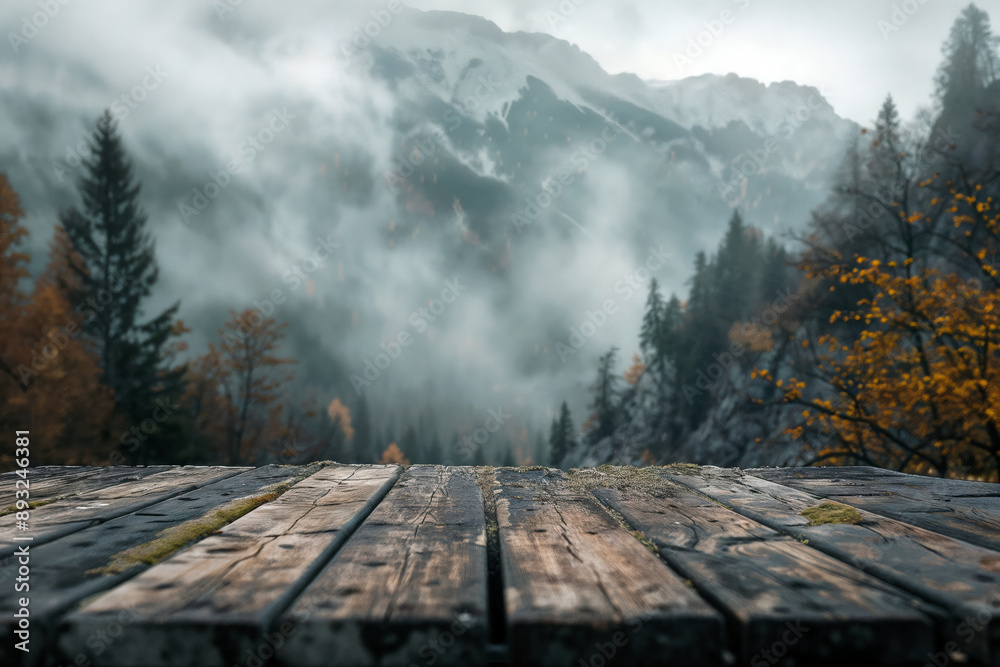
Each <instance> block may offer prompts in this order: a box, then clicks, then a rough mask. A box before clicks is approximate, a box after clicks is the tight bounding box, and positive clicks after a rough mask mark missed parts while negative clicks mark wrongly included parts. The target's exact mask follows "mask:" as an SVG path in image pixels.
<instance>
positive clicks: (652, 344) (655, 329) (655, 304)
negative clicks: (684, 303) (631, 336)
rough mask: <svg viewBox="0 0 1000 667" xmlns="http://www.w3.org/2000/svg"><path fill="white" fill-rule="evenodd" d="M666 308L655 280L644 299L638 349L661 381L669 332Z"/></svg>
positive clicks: (654, 279) (664, 370)
mask: <svg viewBox="0 0 1000 667" xmlns="http://www.w3.org/2000/svg"><path fill="white" fill-rule="evenodd" d="M667 326H668V325H667V313H666V307H665V306H664V304H663V297H661V296H660V288H659V284H658V283H657V282H656V278H653V280H652V281H651V282H650V285H649V296H648V297H647V298H646V312H645V314H644V315H643V318H642V329H641V330H640V332H639V347H640V349H641V350H642V353H643V355H644V356H645V357H646V365H647V367H649V368H654V369H656V370H657V371H658V372H659V378H660V379H662V378H663V376H664V375H665V373H666V365H667V341H668V338H669V336H670V331H669V330H668V328H667Z"/></svg>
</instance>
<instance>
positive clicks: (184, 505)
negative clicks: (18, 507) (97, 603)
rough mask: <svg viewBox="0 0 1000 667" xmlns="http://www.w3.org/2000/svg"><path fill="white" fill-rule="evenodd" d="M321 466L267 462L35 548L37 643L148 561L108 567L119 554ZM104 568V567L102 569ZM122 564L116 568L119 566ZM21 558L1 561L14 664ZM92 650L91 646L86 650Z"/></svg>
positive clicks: (2, 647)
mask: <svg viewBox="0 0 1000 667" xmlns="http://www.w3.org/2000/svg"><path fill="white" fill-rule="evenodd" d="M318 469H319V467H318V466H303V467H302V468H293V467H283V466H265V467H262V468H256V469H253V470H250V471H248V472H243V473H241V474H238V475H236V476H233V477H229V478H227V479H223V480H221V481H218V482H215V483H213V484H209V485H207V486H203V487H201V488H198V489H194V490H193V491H190V492H188V493H184V494H182V495H179V496H176V497H174V498H171V499H169V500H165V501H163V502H160V503H156V504H155V505H151V506H149V507H145V508H143V509H141V510H139V511H137V512H133V513H131V514H126V515H125V516H121V517H118V518H117V519H112V520H111V521H107V522H105V523H101V524H98V525H96V526H93V527H91V528H87V529H85V530H81V531H80V532H77V533H74V534H72V535H68V536H66V537H63V538H60V539H57V540H55V541H54V542H50V543H48V544H43V545H41V546H38V547H32V548H31V550H30V554H31V560H30V566H31V589H30V600H31V605H30V606H31V621H32V638H33V639H32V645H33V646H41V645H43V644H44V639H43V638H42V635H43V634H44V633H45V631H46V630H47V629H48V628H47V626H49V625H51V624H52V622H53V621H54V620H55V619H56V617H57V616H58V615H59V614H61V613H63V612H65V611H66V610H68V609H69V608H70V607H72V606H73V605H75V604H76V603H78V602H80V601H81V600H83V599H84V598H86V597H88V596H90V595H93V594H95V593H98V592H100V591H104V590H107V589H109V588H111V587H112V586H115V585H117V584H119V583H121V582H122V581H124V580H126V579H128V578H130V577H133V576H135V575H137V574H138V573H139V572H142V571H143V570H145V569H147V568H148V567H149V566H148V565H145V564H142V563H135V564H133V566H132V567H130V568H129V569H127V570H126V571H122V572H117V571H108V570H107V569H106V568H107V566H109V565H115V564H117V561H114V556H115V555H116V554H121V553H123V552H125V551H127V550H128V549H130V548H132V547H135V546H138V545H141V544H145V543H147V542H150V541H152V540H154V539H156V537H157V535H158V534H160V533H162V532H163V531H164V530H166V529H169V528H171V527H173V526H177V525H180V524H182V523H185V522H188V521H197V520H201V519H209V518H212V517H214V514H215V512H216V511H217V510H218V508H219V507H220V506H224V505H226V504H227V503H229V502H231V501H234V500H237V499H240V498H248V497H252V496H256V495H259V494H261V493H262V492H265V490H266V489H268V488H269V487H273V486H275V485H277V484H281V483H283V482H288V481H289V480H293V479H295V478H296V477H300V476H306V475H307V474H309V473H311V472H315V471H316V470H318ZM102 569H104V571H100V570H102ZM116 569H117V568H116ZM16 571H17V563H16V560H14V559H11V560H10V561H9V562H8V563H4V564H3V565H2V566H0V581H10V582H12V583H11V585H9V586H3V587H0V619H3V621H2V624H0V664H4V665H14V664H18V663H17V661H19V660H20V658H21V657H22V655H23V652H20V651H16V650H15V649H14V641H15V640H14V639H13V637H14V635H13V631H14V626H15V623H14V622H13V618H14V616H13V614H14V612H15V611H16V609H17V608H18V605H17V600H18V598H19V597H21V596H23V593H17V592H15V590H14V586H13V581H14V578H15V577H16ZM87 650H89V649H87Z"/></svg>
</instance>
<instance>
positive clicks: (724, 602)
mask: <svg viewBox="0 0 1000 667" xmlns="http://www.w3.org/2000/svg"><path fill="white" fill-rule="evenodd" d="M595 484H599V481H598V482H595ZM593 493H594V495H595V496H597V498H598V499H600V500H601V501H602V502H604V503H606V504H607V505H608V506H610V507H611V508H613V509H614V510H615V511H617V512H619V513H621V515H622V516H623V517H624V518H625V519H626V521H627V522H628V523H629V525H631V526H632V527H633V528H636V529H637V530H639V531H641V532H642V533H643V534H644V535H645V536H646V537H647V538H649V539H650V540H652V542H653V543H654V544H656V546H657V547H658V548H659V550H660V555H661V556H662V557H663V558H664V559H665V560H666V561H667V562H668V563H670V565H672V566H673V567H674V568H675V569H677V570H678V571H679V572H681V573H683V574H684V576H686V577H687V578H688V579H690V580H691V581H692V582H693V583H694V585H695V587H696V588H697V590H698V591H699V592H700V593H701V594H702V595H704V596H705V597H706V598H707V599H709V600H711V601H713V603H715V605H716V606H717V607H719V608H720V609H722V610H724V611H725V613H726V616H727V618H728V619H729V621H730V636H731V637H732V643H733V645H734V647H736V648H735V650H734V653H736V655H737V659H738V662H739V663H740V664H755V662H756V663H759V662H760V661H761V660H764V661H765V663H766V656H767V655H774V652H775V651H779V652H781V654H782V657H783V660H784V663H783V664H787V665H821V664H826V665H834V664H842V662H843V661H844V660H847V659H850V658H853V657H856V656H858V655H864V656H866V659H868V660H871V661H873V662H875V663H877V664H881V665H908V664H913V663H916V662H920V661H922V660H923V659H924V658H926V655H927V653H928V652H929V651H931V650H932V649H933V648H934V643H933V624H932V621H931V619H929V618H928V617H927V616H925V615H924V614H923V613H921V612H920V611H918V607H919V602H918V601H917V600H915V599H914V598H912V597H911V596H909V595H906V594H905V593H903V592H902V591H899V590H898V589H895V588H893V587H891V586H888V585H887V584H884V583H883V582H881V581H879V580H877V579H875V578H873V577H870V576H867V575H864V574H862V573H860V572H858V571H857V570H855V569H853V568H851V567H850V566H848V565H846V564H844V563H842V562H840V561H838V560H836V559H835V558H832V557H830V556H827V555H826V554H823V553H820V552H818V551H816V550H814V549H810V548H809V547H808V546H806V545H804V544H802V543H800V542H798V541H797V540H794V539H792V538H790V537H789V536H787V535H784V534H781V533H779V532H777V531H775V530H772V529H770V528H767V527H766V526H763V525H761V524H759V523H757V522H756V521H752V520H750V519H747V518H746V517H743V516H741V515H739V514H737V513H735V512H733V511H731V510H728V509H726V508H724V507H722V506H720V505H718V504H717V503H714V502H712V501H710V500H708V499H706V498H704V497H703V496H700V495H698V494H696V493H694V492H693V491H691V490H689V489H687V488H685V487H681V486H677V485H673V484H668V483H664V484H663V485H662V486H660V487H659V488H653V489H649V490H641V491H639V490H634V489H630V488H628V487H626V488H623V489H614V488H610V489H609V488H595V489H593ZM775 645H777V646H775ZM766 652H770V653H766Z"/></svg>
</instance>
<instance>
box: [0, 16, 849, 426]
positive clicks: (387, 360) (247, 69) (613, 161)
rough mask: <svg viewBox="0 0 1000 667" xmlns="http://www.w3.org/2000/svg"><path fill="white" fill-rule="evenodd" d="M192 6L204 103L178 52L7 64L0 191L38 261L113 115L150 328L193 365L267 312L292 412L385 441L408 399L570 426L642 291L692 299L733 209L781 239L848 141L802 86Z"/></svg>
mask: <svg viewBox="0 0 1000 667" xmlns="http://www.w3.org/2000/svg"><path fill="white" fill-rule="evenodd" d="M210 14H211V12H210V10H206V14H205V17H204V25H201V26H198V27H199V29H200V30H199V32H198V38H199V39H201V40H205V41H207V42H208V43H210V45H211V46H212V49H211V52H212V53H214V54H215V57H216V58H217V59H218V61H217V62H215V63H201V65H200V66H201V67H207V66H213V65H214V66H219V67H225V68H228V69H229V70H231V71H233V73H234V75H233V81H234V82H233V85H232V86H231V87H229V88H227V89H225V90H217V89H212V88H211V87H209V86H206V84H205V82H204V77H202V76H200V75H199V71H200V70H199V65H198V64H197V63H192V62H188V61H183V60H178V61H177V62H173V63H171V62H163V63H152V64H150V63H136V64H135V68H134V69H135V71H134V72H133V73H131V74H129V75H127V76H125V77H124V79H123V80H124V81H126V83H125V84H122V83H121V81H118V80H116V81H110V80H109V79H108V78H106V77H105V76H104V75H103V74H102V73H101V72H98V71H95V70H92V69H89V68H88V66H86V65H84V64H79V65H71V64H67V63H66V62H65V61H63V60H61V59H60V58H59V57H58V56H57V55H56V54H54V53H50V52H49V51H47V50H46V49H45V48H44V47H43V46H42V45H40V44H33V45H31V46H32V49H31V50H30V51H28V52H27V53H25V54H24V56H23V57H22V58H20V59H19V60H18V61H17V63H13V62H11V61H6V62H4V63H3V64H0V73H2V75H3V77H4V79H3V80H4V84H3V85H0V96H2V104H0V127H2V128H3V133H4V134H3V141H2V142H0V171H2V172H6V173H7V174H8V175H9V176H10V179H11V181H12V183H13V185H14V186H15V188H16V189H17V190H18V191H19V192H20V193H21V196H22V200H23V203H24V208H25V209H26V211H27V213H28V216H27V225H28V227H29V229H30V230H31V232H32V237H31V241H30V248H29V250H30V252H31V253H32V257H33V264H32V268H33V269H34V271H35V272H37V271H38V270H40V268H41V267H42V266H43V265H44V262H45V252H46V246H47V243H48V241H49V239H50V238H51V234H52V227H53V225H54V224H55V222H56V220H57V213H58V211H59V210H60V209H61V208H62V207H65V206H67V205H69V204H71V203H73V201H74V200H73V197H74V190H73V178H74V170H75V168H76V167H75V165H78V164H79V162H78V157H77V156H78V155H79V154H80V152H81V151H84V150H85V149H86V144H85V139H86V137H87V136H88V132H89V130H90V128H92V126H93V123H94V121H95V120H96V118H97V117H98V115H99V114H100V113H101V112H102V110H103V109H104V108H111V109H112V111H113V113H115V115H116V116H117V117H118V119H119V123H120V127H121V129H122V132H123V135H124V137H125V142H126V147H127V148H128V150H129V151H130V154H131V156H132V158H133V161H134V165H135V168H136V172H137V174H138V176H139V178H140V179H141V181H142V183H143V201H144V204H145V206H146V209H147V211H148V212H149V214H150V219H151V222H152V228H153V230H154V235H155V238H156V242H157V252H158V255H159V259H160V265H161V280H160V282H159V284H158V288H157V289H158V292H157V294H156V295H155V299H154V301H155V303H154V304H152V305H151V307H150V310H151V311H152V312H155V311H156V310H157V308H159V307H164V306H166V305H169V304H170V303H173V302H174V301H175V300H177V299H180V300H181V310H180V316H181V317H182V318H184V320H185V322H186V323H187V324H188V325H189V326H190V327H191V328H192V334H191V336H190V337H189V340H190V343H191V351H192V352H193V353H196V354H197V353H200V352H201V351H203V349H204V347H205V345H206V344H207V341H208V340H212V339H214V336H215V332H216V330H217V329H218V328H219V327H220V326H221V325H222V323H223V322H224V321H225V320H226V319H227V312H228V310H229V309H242V308H245V307H251V306H253V307H258V308H260V309H261V310H262V311H264V313H265V314H272V313H273V315H274V316H275V317H277V318H278V319H279V320H283V321H287V322H289V323H290V326H289V329H288V338H287V340H286V343H287V347H288V350H287V352H288V355H289V356H293V357H295V358H297V359H299V360H300V364H299V367H298V369H297V377H298V382H299V386H300V390H301V391H302V392H303V393H305V392H307V391H312V392H315V393H317V394H319V395H320V396H322V397H325V400H326V401H327V402H328V401H329V400H330V399H331V398H332V397H334V396H340V397H342V398H343V399H344V401H345V403H348V404H352V403H353V401H354V400H355V399H356V396H357V394H358V393H359V392H361V391H364V392H365V393H366V394H367V396H368V398H369V400H370V402H371V404H372V408H373V413H374V415H375V417H376V418H378V417H379V416H380V415H385V414H387V413H389V412H391V413H392V415H393V416H394V418H395V419H398V420H399V421H400V424H399V428H402V427H403V422H405V421H406V420H407V419H413V418H415V416H416V415H417V413H418V412H420V411H421V410H423V409H424V408H426V407H427V406H429V405H433V406H435V408H436V410H438V427H439V428H440V429H441V432H442V433H451V432H453V431H467V430H471V429H474V428H476V427H477V426H478V425H479V424H480V422H482V421H483V420H484V419H486V418H487V411H488V410H490V409H497V408H498V407H499V406H503V408H504V409H505V410H506V411H507V413H508V414H510V415H511V417H510V419H509V422H508V423H507V424H505V425H504V428H505V430H506V432H507V435H508V436H513V437H521V436H522V434H523V433H526V432H527V431H525V429H531V430H537V429H539V428H541V427H542V426H543V425H544V424H547V421H548V419H550V418H551V414H552V413H551V409H554V407H555V406H556V405H557V403H558V401H559V400H560V399H562V398H564V397H565V398H568V399H569V400H570V405H571V406H573V407H574V410H575V412H577V413H578V414H583V410H582V405H583V403H584V401H585V397H584V394H585V387H586V385H587V384H588V383H589V381H590V379H591V374H592V369H593V367H594V361H595V360H596V359H597V357H598V356H599V355H600V354H601V353H602V352H603V351H604V350H605V349H606V348H607V347H609V346H610V345H612V344H614V343H617V342H620V341H623V340H635V339H636V333H637V331H638V326H639V322H640V319H641V312H642V304H643V300H644V298H645V296H646V286H647V284H648V280H649V279H650V277H651V276H654V277H656V278H657V279H658V280H659V281H660V284H661V285H662V286H663V287H664V290H665V291H666V292H668V293H669V292H671V291H676V292H678V293H680V292H682V291H685V290H684V286H683V282H684V280H685V278H686V277H687V276H688V275H689V274H690V270H691V266H692V261H693V257H694V254H695V253H696V252H697V251H699V250H706V249H709V248H712V247H714V246H715V245H716V243H717V242H718V240H719V238H720V237H721V235H722V232H723V230H724V229H725V225H726V222H727V220H728V219H729V217H730V215H731V212H732V209H733V208H734V207H737V208H739V209H740V211H741V212H742V213H743V215H744V218H745V219H746V221H747V223H748V224H750V225H754V226H756V227H759V228H761V229H763V230H766V231H768V232H771V233H774V232H778V231H780V230H782V229H786V228H792V229H798V228H802V227H803V226H804V225H805V223H806V222H807V221H808V219H809V212H810V211H811V210H812V209H814V208H815V207H816V206H817V205H818V204H819V203H820V202H821V201H822V200H823V198H824V197H825V195H826V193H827V192H828V191H829V186H830V182H831V179H832V176H833V169H834V168H835V167H836V165H837V164H839V162H840V159H841V156H842V155H843V149H844V145H845V141H846V140H847V138H848V137H849V136H850V135H852V134H853V133H854V132H855V131H856V130H857V126H856V125H855V124H854V123H853V122H851V121H848V120H845V119H842V118H840V117H839V116H837V114H836V113H835V112H834V111H833V109H832V108H831V107H830V105H829V104H828V103H827V102H826V100H825V99H824V98H823V96H822V95H821V93H820V91H818V90H816V89H815V88H811V87H807V86H800V85H797V84H795V83H793V82H788V81H786V82H781V83H772V84H770V85H764V84H762V83H760V82H758V81H754V80H752V79H746V78H741V77H738V76H736V75H733V74H730V75H727V76H715V75H705V76H699V77H693V78H689V79H684V80H680V81H642V80H641V79H639V78H638V77H635V76H632V75H614V76H613V75H609V74H608V73H606V72H605V71H604V70H602V69H601V67H600V66H599V65H598V64H597V62H596V61H594V60H593V59H592V58H591V57H590V56H588V55H587V54H586V53H584V52H582V51H581V50H580V49H579V48H577V47H576V46H574V45H572V44H569V43H568V42H565V41H562V40H558V39H555V38H553V37H551V36H548V35H544V34H537V33H522V32H517V33H505V32H503V31H502V30H500V29H499V28H498V27H497V26H496V25H495V24H493V23H491V22H489V21H487V20H485V19H482V18H478V17H475V16H469V15H465V14H459V13H451V12H426V13H425V12H420V11H417V10H411V9H406V10H404V11H403V12H402V13H400V14H399V15H394V16H392V18H391V21H390V22H389V23H388V25H386V26H385V27H384V28H380V30H379V31H378V34H377V36H376V37H375V38H374V39H370V40H364V39H360V40H355V41H354V42H349V41H344V42H339V43H336V42H335V40H333V39H331V40H329V42H326V43H318V44H315V45H311V46H310V47H308V48H306V47H302V46H300V45H295V44H292V43H290V42H283V41H281V40H280V39H277V40H276V39H274V38H271V37H267V36H266V35H265V34H264V33H263V32H262V31H260V29H259V26H257V25H255V24H253V23H251V22H250V19H249V18H247V17H244V16H241V15H240V14H239V13H238V12H237V13H234V14H233V16H231V17H228V18H227V20H226V22H225V23H224V24H221V26H220V24H219V23H218V22H217V21H214V20H213V18H214V17H213V16H211V15H210ZM334 32H336V33H346V32H347V31H346V29H345V27H344V26H331V33H334ZM354 34H355V35H358V34H360V33H359V32H358V31H355V33H354ZM15 68H17V79H18V80H21V79H24V80H30V81H31V85H29V86H18V87H15V86H14V85H13V84H12V83H11V82H12V81H14V80H15V77H14V72H15ZM148 68H154V69H153V70H152V73H151V72H150V71H149V70H148ZM156 68H160V69H156ZM153 73H157V75H156V76H154V75H153ZM237 80H240V81H241V83H237ZM129 82H131V83H129ZM140 98H141V99H140ZM623 352H624V353H625V354H626V355H628V356H630V355H631V353H632V350H624V351H623ZM577 407H580V409H576V408H577Z"/></svg>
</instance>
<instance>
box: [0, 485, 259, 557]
mask: <svg viewBox="0 0 1000 667" xmlns="http://www.w3.org/2000/svg"><path fill="white" fill-rule="evenodd" d="M245 470H249V468H225V467H201V466H184V467H182V468H171V469H169V470H166V471H164V472H159V473H156V474H153V475H150V476H148V477H145V478H141V479H130V480H129V481H127V482H122V483H121V484H114V485H112V486H105V487H104V488H100V489H97V490H96V491H88V492H87V493H81V494H77V495H74V496H72V497H70V498H66V499H64V500H57V501H55V502H53V503H50V504H48V505H43V506H41V507H37V508H35V509H33V510H31V516H30V519H29V521H28V529H27V530H24V531H22V530H19V529H18V528H17V526H16V524H15V523H14V522H13V521H10V522H8V523H7V524H6V525H3V526H0V556H5V555H7V554H12V553H14V551H15V550H16V549H17V547H18V545H19V544H24V543H25V542H18V540H17V538H31V541H30V542H28V543H30V544H31V545H32V546H38V545H40V544H44V543H46V542H51V541H52V540H55V539H57V538H59V537H62V536H64V535H70V534H72V533H75V532H77V531H80V530H83V529H84V528H87V527H88V526H92V525H95V524H97V523H101V522H104V521H108V520H110V519H114V518H117V517H119V516H122V515H124V514H128V513H130V512H135V511H136V510H138V509H140V508H142V507H146V506H148V505H152V504H154V503H158V502H160V501H162V500H166V499H167V498H170V497H172V496H176V495H179V494H181V493H184V492H186V491H191V490H193V489H196V488H198V487H199V486H203V485H205V484H209V483H211V482H214V481H217V480H220V479H224V478H226V477H232V476H233V475H236V474H238V473H240V472H243V471H245Z"/></svg>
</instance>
